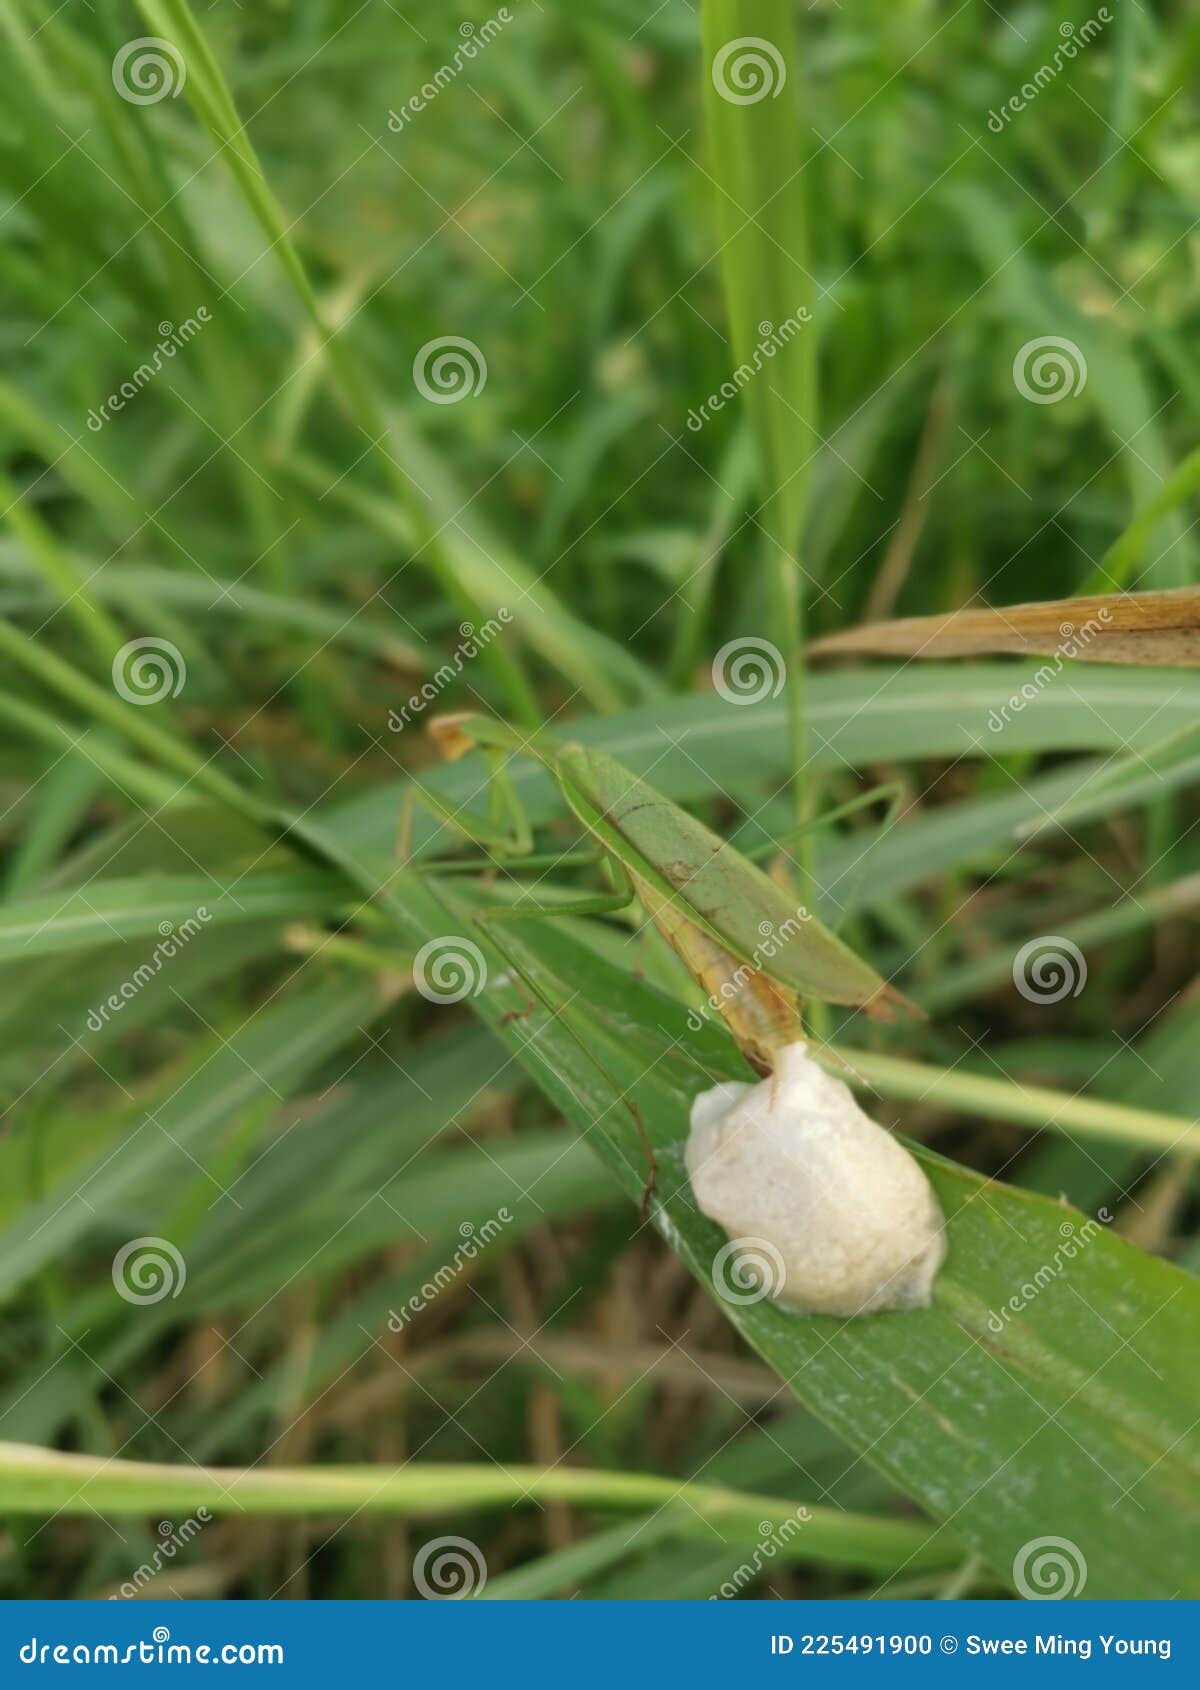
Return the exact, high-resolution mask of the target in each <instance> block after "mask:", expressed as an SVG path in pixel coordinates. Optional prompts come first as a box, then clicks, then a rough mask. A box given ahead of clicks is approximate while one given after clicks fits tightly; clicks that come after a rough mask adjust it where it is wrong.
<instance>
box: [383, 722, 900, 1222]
mask: <svg viewBox="0 0 1200 1690" xmlns="http://www.w3.org/2000/svg"><path fill="white" fill-rule="evenodd" d="M428 731H429V733H430V735H431V737H432V738H433V740H434V742H435V743H436V744H437V746H438V748H439V749H440V751H441V753H442V755H443V756H444V757H445V758H447V760H449V761H455V760H457V759H458V758H460V757H462V756H465V755H466V754H467V753H469V752H472V751H475V752H479V753H480V754H481V755H482V756H483V758H484V760H485V762H486V763H487V765H488V767H489V787H490V795H491V799H490V809H489V813H488V815H487V817H486V818H485V817H483V816H480V815H478V814H476V813H475V812H470V813H466V812H464V811H463V810H462V809H461V808H458V807H456V806H454V805H452V804H450V803H449V802H447V801H446V800H445V799H444V798H442V797H441V796H440V795H439V794H437V793H436V792H435V791H433V790H432V789H430V788H429V787H419V786H414V787H413V788H412V789H411V791H410V793H409V796H408V798H407V800H406V803H405V806H404V810H403V812H402V815H401V822H400V830H399V841H398V851H399V854H400V856H401V858H402V859H404V860H406V861H407V860H408V858H409V855H410V853H409V838H410V832H411V822H412V811H413V805H414V804H415V803H417V802H423V803H424V805H425V806H426V807H427V808H428V809H429V810H431V811H432V812H433V814H434V815H436V816H437V817H438V818H439V819H440V820H442V821H443V822H444V823H445V824H446V825H447V826H448V827H450V828H452V829H453V830H454V831H456V832H458V833H459V834H461V835H462V836H463V837H465V838H466V839H468V840H471V841H473V842H474V843H477V844H479V845H481V846H483V847H484V849H485V850H486V851H488V852H489V853H492V854H494V857H495V858H496V859H498V860H513V861H514V863H515V864H519V863H521V862H522V861H524V862H525V863H527V864H528V865H530V866H531V867H532V866H534V865H535V864H536V865H537V866H541V862H542V859H540V858H536V857H535V856H534V852H533V848H534V839H533V833H532V829H531V827H530V824H529V819H528V817H527V815H526V813H525V811H524V808H523V806H522V804H521V802H520V798H519V796H518V794H517V792H516V790H515V788H514V786H513V784H512V782H511V780H510V778H509V776H508V774H507V770H506V764H507V762H508V759H509V758H510V757H511V756H513V755H517V754H520V755H525V756H529V757H532V758H534V759H535V760H536V761H537V762H539V763H540V764H541V765H542V767H543V768H544V769H545V770H546V771H547V773H548V774H549V775H550V776H551V778H552V779H553V780H554V782H555V783H556V785H557V787H558V790H559V793H560V795H561V797H562V799H563V801H564V804H565V806H566V808H567V810H568V811H569V812H570V813H571V814H572V815H573V816H574V817H575V819H576V820H577V821H578V822H579V823H580V825H581V827H582V828H583V830H584V832H585V833H586V834H587V835H588V837H589V838H590V840H591V841H592V843H593V844H594V845H595V846H596V847H597V848H598V857H599V860H600V862H601V863H602V865H603V867H604V870H605V873H606V876H607V880H608V889H607V890H596V891H584V892H582V893H581V894H580V895H579V896H578V897H576V898H572V899H570V900H568V901H556V902H555V903H554V904H553V905H551V906H547V905H546V904H544V903H539V902H538V901H537V899H536V897H535V896H528V895H521V896H519V897H518V898H517V899H516V901H515V902H513V903H511V904H506V905H503V906H500V905H497V906H492V907H489V908H488V909H486V910H483V911H480V912H478V913H477V914H476V917H475V919H476V920H478V921H480V922H481V923H488V924H491V923H496V922H504V921H513V920H519V919H522V918H527V917H532V916H543V917H544V916H547V915H598V914H605V913H610V912H613V911H616V910H619V909H622V908H625V907H627V906H628V905H630V904H631V903H633V902H634V901H635V900H636V901H638V902H640V904H641V906H642V908H643V909H644V910H645V912H646V914H647V916H648V917H649V918H650V920H651V921H652V922H653V924H654V926H655V927H656V928H657V929H658V931H659V933H660V934H661V935H662V937H663V938H664V939H665V940H666V942H667V944H668V945H669V946H670V947H671V949H672V950H673V951H674V952H675V954H676V955H677V956H678V957H679V958H680V960H681V962H682V963H683V964H684V966H685V968H686V969H687V970H688V972H689V973H690V974H691V976H692V978H693V979H694V980H695V981H696V983H697V984H698V985H699V987H700V988H701V990H703V991H704V992H705V993H706V994H707V997H708V1000H709V1004H710V1006H711V1007H712V1008H713V1009H714V1010H716V1011H717V1012H718V1013H719V1014H720V1015H721V1016H722V1018H723V1019H724V1020H725V1022H726V1024H727V1025H728V1026H729V1028H730V1030H731V1032H732V1033H733V1036H734V1038H735V1039H736V1041H737V1043H738V1045H739V1047H740V1049H741V1050H742V1053H743V1055H744V1056H745V1057H746V1059H747V1060H748V1062H749V1063H750V1064H751V1066H752V1067H753V1068H754V1069H755V1070H756V1071H757V1072H758V1073H760V1074H762V1075H769V1074H771V1073H772V1072H773V1070H774V1067H775V1059H776V1056H777V1054H778V1052H779V1051H781V1050H783V1049H784V1048H786V1047H787V1046H788V1045H791V1044H793V1043H795V1042H796V1040H797V1039H799V1038H801V1037H803V1022H802V1018H801V1003H802V1002H803V1001H804V1000H806V999H815V1000H817V1001H820V1002H824V1003H831V1004H841V1005H846V1006H852V1007H855V1008H860V1009H862V1010H864V1011H865V1012H866V1013H867V1014H868V1015H871V1016H874V1017H875V1018H877V1019H884V1020H890V1019H892V1018H893V1015H894V1013H895V1010H896V1009H897V1008H898V1007H911V1006H909V1005H907V1000H906V999H904V998H903V997H902V996H901V995H900V993H898V992H897V991H896V990H894V988H892V987H891V986H890V985H889V984H888V983H887V982H886V981H885V980H884V979H883V978H882V977H881V976H880V975H879V974H878V973H877V972H876V970H875V969H874V968H872V967H871V965H870V964H869V963H867V962H865V961H863V959H862V958H861V957H859V956H858V955H857V954H856V953H855V952H854V951H853V950H851V948H850V947H849V946H848V945H846V944H845V943H844V942H843V941H842V940H841V939H840V938H839V937H838V936H837V935H836V934H835V933H834V932H832V931H831V930H830V929H829V928H828V927H827V926H825V924H824V923H823V922H822V921H820V920H819V918H818V917H817V916H816V915H814V914H813V913H812V912H811V911H809V910H807V909H804V908H803V907H799V906H797V904H796V903H795V900H794V898H793V897H789V895H788V892H787V890H786V889H785V888H784V887H783V886H781V885H780V884H779V882H778V881H776V880H774V879H772V878H771V876H770V875H768V874H767V873H765V872H764V870H762V869H761V868H759V867H758V865H757V864H756V863H755V862H753V861H752V860H751V859H750V857H748V856H747V855H744V854H743V853H741V852H739V851H738V850H737V849H736V848H735V847H734V846H732V845H730V844H729V843H728V842H727V841H726V840H724V839H722V838H721V837H720V836H719V835H718V834H716V833H713V832H712V831H711V830H710V829H709V828H707V827H705V826H704V824H703V823H701V822H699V821H697V820H696V818H695V817H693V816H691V815H689V814H688V813H687V812H686V811H684V810H682V809H680V808H679V807H678V806H677V805H675V804H673V803H672V802H671V801H670V800H669V799H667V798H664V797H663V796H662V795H661V794H660V793H658V792H656V791H655V790H654V788H653V787H651V786H650V785H649V784H648V783H647V782H646V781H644V780H642V779H640V778H639V777H638V776H636V775H634V774H632V773H631V772H630V771H629V770H628V769H626V768H625V767H623V765H622V764H620V763H619V762H617V761H616V759H615V758H613V757H611V756H609V755H608V753H607V752H604V751H601V750H598V749H596V748H589V747H585V746H583V745H580V744H578V743H575V742H572V741H569V740H559V739H557V738H555V737H552V736H551V735H549V734H546V733H539V734H535V735H533V736H532V737H527V736H526V735H524V734H521V733H518V732H517V731H516V730H515V729H513V728H512V727H510V726H508V725H507V724H506V723H504V722H502V721H499V720H496V719H494V718H491V717H488V716H484V715H477V714H459V715H453V716H442V717H437V718H435V719H434V720H433V721H432V722H431V723H430V724H429V730H428ZM891 791H893V789H892V788H878V789H875V790H874V791H872V792H869V793H865V794H863V795H861V796H860V797H859V798H857V799H854V800H852V801H851V802H850V803H849V804H847V805H844V806H842V807H841V809H839V810H837V811H834V812H831V813H830V814H829V815H827V816H825V817H823V818H821V821H822V822H829V821H832V820H835V819H837V818H838V817H840V816H843V815H846V814H848V813H849V812H850V811H852V810H854V809H857V808H860V807H862V806H863V805H865V804H867V803H870V802H872V801H874V800H876V799H878V798H879V797H881V796H882V795H883V794H884V793H885V792H891ZM896 796H897V800H898V794H897V795H896ZM810 825H811V824H810ZM559 860H563V861H566V860H567V859H566V858H562V859H559ZM576 860H577V859H576ZM430 872H434V873H436V872H439V870H438V869H437V868H436V867H435V868H434V869H432V870H431V871H430ZM441 872H444V868H443V869H442V870H441ZM634 1114H635V1120H636V1111H634ZM638 1127H639V1131H641V1123H640V1121H639V1122H638ZM642 1137H643V1145H644V1147H645V1149H646V1154H647V1159H648V1164H649V1168H650V1178H649V1181H648V1184H647V1188H646V1198H648V1196H649V1193H650V1191H651V1189H652V1187H653V1180H654V1158H653V1155H652V1153H651V1152H650V1148H649V1145H648V1144H646V1141H645V1135H644V1133H643V1135H642ZM646 1198H644V1199H643V1210H644V1209H645V1201H646Z"/></svg>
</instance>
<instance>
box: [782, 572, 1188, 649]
mask: <svg viewBox="0 0 1200 1690" xmlns="http://www.w3.org/2000/svg"><path fill="white" fill-rule="evenodd" d="M809 652H810V654H811V655H812V656H815V657H826V656H828V657H833V656H841V655H850V654H853V655H859V656H874V657H921V658H936V657H977V656H980V655H983V654H984V653H987V652H1006V653H1011V654H1014V655H1018V656H1033V657H1049V656H1060V657H1068V658H1075V659H1078V660H1083V661H1091V662H1093V663H1140V664H1145V665H1146V666H1148V667H1158V668H1189V667H1191V666H1194V665H1200V587H1176V588H1172V589H1170V590H1168V591H1165V592H1150V593H1102V594H1098V595H1097V596H1095V597H1092V598H1077V599H1049V600H1047V601H1046V602H1045V603H1042V604H1015V605H1008V606H1005V607H1003V608H1002V609H998V610H993V609H984V610H956V611H953V612H951V613H950V614H949V615H946V616H910V617H904V618H902V619H900V620H899V621H895V622H875V623H870V624H868V625H867V626H866V627H863V628H846V629H843V630H842V631H841V632H839V633H836V634H827V635H826V636H825V637H824V638H823V639H819V640H815V641H814V642H813V644H812V645H810V646H809Z"/></svg>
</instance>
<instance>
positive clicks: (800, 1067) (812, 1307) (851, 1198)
mask: <svg viewBox="0 0 1200 1690" xmlns="http://www.w3.org/2000/svg"><path fill="white" fill-rule="evenodd" d="M687 1169H688V1175H689V1177H690V1179H691V1182H692V1191H693V1193H694V1194H695V1198H696V1202H697V1204H698V1205H699V1207H700V1209H701V1210H702V1211H703V1212H704V1214H706V1215H708V1216H710V1217H711V1218H712V1219H713V1220H715V1221H718V1222H719V1223H720V1224H721V1226H723V1227H724V1228H725V1230H726V1232H727V1233H728V1234H729V1235H730V1243H729V1244H727V1245H726V1246H725V1247H724V1248H723V1249H722V1250H720V1251H718V1253H717V1258H716V1262H715V1263H714V1275H713V1277H714V1283H715V1285H716V1288H717V1291H718V1293H719V1294H720V1295H722V1296H723V1297H725V1298H726V1300H728V1301H732V1302H741V1303H748V1302H756V1301H758V1300H759V1299H760V1298H762V1297H772V1298H774V1300H775V1301H776V1302H777V1303H780V1304H782V1306H783V1307H784V1308H789V1309H797V1310H799V1311H801V1312H803V1313H806V1314H830V1315H841V1316H851V1315H858V1314H871V1313H876V1312H879V1311H881V1310H884V1309H913V1308H926V1307H928V1305H929V1302H930V1298H931V1296H932V1292H933V1282H934V1279H935V1278H936V1276H937V1272H938V1269H939V1268H940V1267H941V1265H942V1262H943V1260H944V1258H945V1254H946V1242H945V1224H944V1222H943V1219H942V1213H941V1210H940V1209H939V1207H938V1203H937V1199H936V1197H935V1196H934V1194H933V1189H932V1187H931V1186H930V1184H929V1181H928V1180H927V1179H926V1177H925V1174H924V1172H923V1170H922V1169H921V1167H920V1165H919V1164H918V1163H917V1161H916V1160H915V1159H914V1158H913V1157H912V1156H911V1155H910V1154H909V1153H908V1151H907V1150H906V1149H905V1148H904V1146H903V1145H901V1144H899V1143H897V1141H896V1140H895V1139H894V1138H893V1137H892V1136H891V1134H890V1133H887V1132H885V1131H884V1129H883V1128H882V1127H880V1126H879V1125H878V1124H877V1123H876V1122H874V1121H872V1120H871V1118H870V1116H868V1115H865V1114H864V1113H863V1111H862V1110H861V1109H860V1108H859V1106H858V1103H857V1102H856V1101H855V1099H854V1097H853V1095H852V1093H851V1092H850V1089H849V1087H848V1086H847V1085H846V1084H845V1083H844V1082H843V1081H841V1080H838V1079H835V1078H834V1077H833V1076H832V1075H829V1074H827V1073H826V1072H825V1071H824V1069H823V1068H821V1067H820V1066H819V1065H818V1064H817V1063H816V1062H815V1061H814V1060H813V1059H812V1057H811V1056H810V1055H809V1054H808V1049H807V1047H806V1046H805V1045H804V1044H803V1043H797V1044H792V1045H788V1046H787V1047H786V1049H784V1050H782V1051H781V1052H780V1053H779V1059H778V1063H777V1066H776V1070H775V1073H774V1074H773V1075H772V1076H771V1077H770V1078H769V1079H766V1080H763V1081H762V1083H761V1084H760V1085H756V1086H750V1085H721V1086H715V1087H713V1088H712V1090H711V1091H707V1092H703V1093H701V1095H700V1096H699V1097H697V1098H696V1099H695V1101H694V1103H693V1105H692V1114H691V1133H690V1136H689V1138H688V1144H687Z"/></svg>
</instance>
